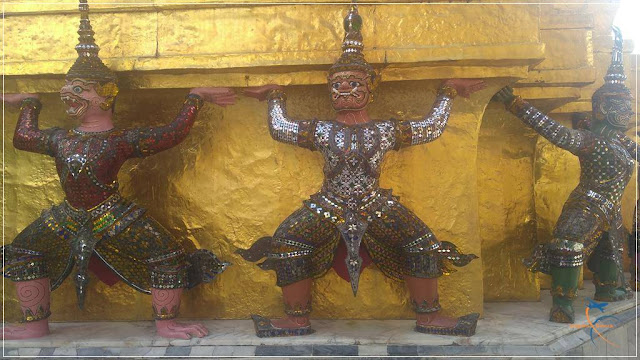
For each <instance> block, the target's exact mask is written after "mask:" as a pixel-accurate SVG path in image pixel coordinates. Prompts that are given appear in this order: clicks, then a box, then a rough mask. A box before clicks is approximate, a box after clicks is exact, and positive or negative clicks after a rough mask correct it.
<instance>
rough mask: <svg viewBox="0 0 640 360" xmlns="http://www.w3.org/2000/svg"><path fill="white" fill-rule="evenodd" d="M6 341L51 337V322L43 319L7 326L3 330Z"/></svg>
mask: <svg viewBox="0 0 640 360" xmlns="http://www.w3.org/2000/svg"><path fill="white" fill-rule="evenodd" d="M2 332H3V333H4V339H5V340H22V339H33V338H39V337H42V336H46V335H49V320H48V319H42V320H39V321H31V322H28V323H24V324H21V325H5V326H4V328H3V329H2Z"/></svg>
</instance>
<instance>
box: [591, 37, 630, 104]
mask: <svg viewBox="0 0 640 360" xmlns="http://www.w3.org/2000/svg"><path fill="white" fill-rule="evenodd" d="M612 29H613V34H614V38H613V49H612V51H611V64H609V68H608V69H607V74H606V75H605V76H604V85H602V86H601V87H600V88H599V89H598V90H596V92H595V93H594V94H593V100H594V101H599V100H600V99H601V98H602V97H604V96H616V95H620V94H627V95H629V96H630V95H631V91H630V90H629V89H628V88H627V87H626V86H625V84H624V82H625V80H627V76H626V75H625V74H624V63H623V59H622V44H623V40H622V32H621V31H620V29H619V28H618V27H616V26H612Z"/></svg>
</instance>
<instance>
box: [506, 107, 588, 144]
mask: <svg viewBox="0 0 640 360" xmlns="http://www.w3.org/2000/svg"><path fill="white" fill-rule="evenodd" d="M507 110H509V111H510V112H512V113H513V114H515V115H516V116H517V117H518V118H520V120H522V122H524V123H525V124H526V125H527V126H529V127H531V128H532V129H533V130H535V131H536V132H537V133H538V134H540V135H542V136H543V137H544V138H545V139H547V140H549V141H550V142H551V143H553V144H554V145H556V146H558V147H560V148H562V149H565V150H568V151H570V152H571V153H572V154H575V155H578V154H579V153H580V152H581V151H582V150H585V149H587V148H590V147H591V146H592V145H593V144H594V140H593V139H592V138H591V136H589V134H588V133H586V132H583V131H579V130H573V129H570V128H568V127H565V126H562V125H561V124H559V123H558V122H556V121H555V120H553V119H551V118H550V117H548V116H547V115H545V114H543V113H542V112H540V111H539V110H538V109H536V108H535V107H533V106H532V105H531V104H529V103H528V102H526V101H524V100H522V98H521V97H520V96H516V97H515V98H514V99H513V100H512V101H511V103H510V104H508V105H507Z"/></svg>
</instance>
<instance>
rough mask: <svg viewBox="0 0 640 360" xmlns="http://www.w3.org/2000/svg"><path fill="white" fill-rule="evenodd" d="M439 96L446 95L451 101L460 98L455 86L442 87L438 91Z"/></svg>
mask: <svg viewBox="0 0 640 360" xmlns="http://www.w3.org/2000/svg"><path fill="white" fill-rule="evenodd" d="M438 95H444V96H446V97H448V98H450V99H453V98H455V97H456V96H458V91H457V90H456V89H455V88H454V87H453V86H449V85H442V86H441V87H440V89H439V90H438Z"/></svg>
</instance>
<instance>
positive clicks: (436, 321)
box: [417, 314, 458, 328]
mask: <svg viewBox="0 0 640 360" xmlns="http://www.w3.org/2000/svg"><path fill="white" fill-rule="evenodd" d="M457 323H458V318H453V317H449V316H444V315H440V314H420V315H418V319H417V324H418V325H423V326H440V327H444V328H453V327H454V326H456V324H457Z"/></svg>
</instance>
